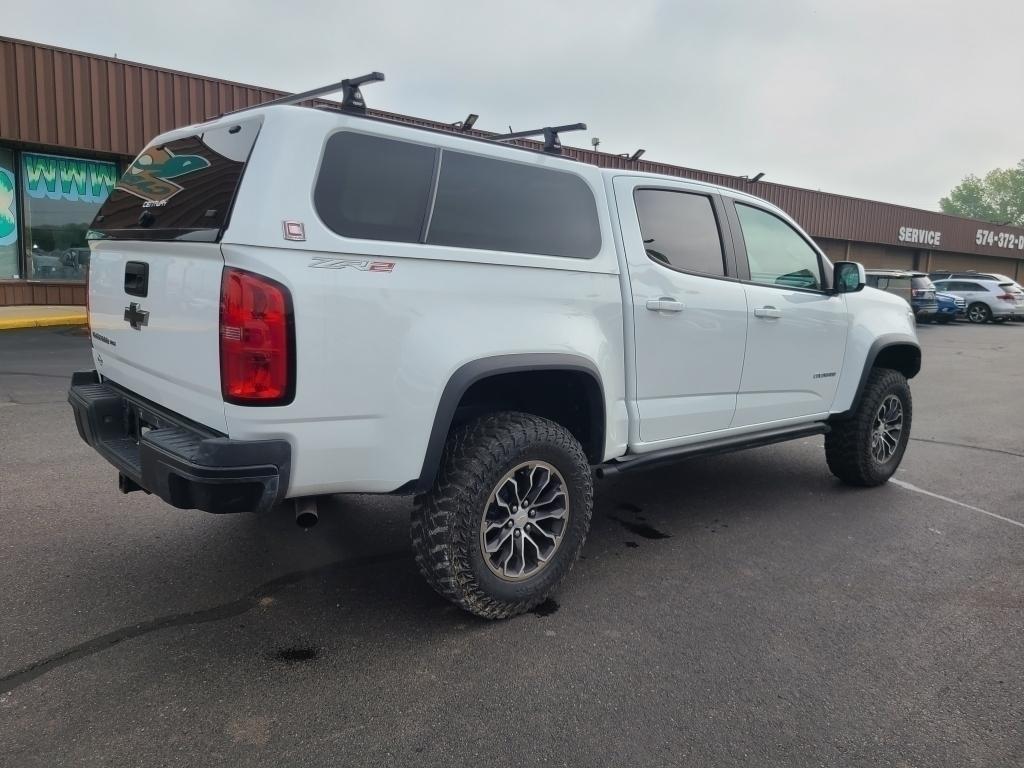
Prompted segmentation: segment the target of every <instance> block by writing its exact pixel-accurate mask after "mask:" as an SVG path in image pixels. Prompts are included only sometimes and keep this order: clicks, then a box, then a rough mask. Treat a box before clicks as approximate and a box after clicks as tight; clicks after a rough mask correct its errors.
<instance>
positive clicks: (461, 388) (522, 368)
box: [413, 352, 606, 493]
mask: <svg viewBox="0 0 1024 768" xmlns="http://www.w3.org/2000/svg"><path fill="white" fill-rule="evenodd" d="M532 371H576V372H579V373H585V374H587V375H588V376H589V377H590V378H591V379H593V381H594V384H595V385H596V386H597V390H598V392H599V394H600V401H599V403H598V409H597V411H598V414H597V415H599V417H600V419H601V424H602V425H604V422H605V420H606V412H605V399H604V387H603V386H602V384H601V373H600V371H599V370H598V368H597V366H596V365H594V363H592V362H591V361H590V360H588V359H587V358H585V357H581V356H579V355H572V354H565V353H558V352H551V353H543V352H542V353H532V354H521V355H496V356H494V357H484V358H479V359H477V360H471V361H470V362H468V363H466V364H465V365H462V366H461V367H459V368H457V369H456V370H455V372H454V373H452V375H451V377H450V378H449V379H448V383H447V384H445V387H444V390H443V391H442V392H441V399H440V400H439V401H438V404H437V409H436V411H435V412H434V424H433V426H432V427H431V429H430V438H429V439H428V440H427V450H426V453H425V454H424V457H423V468H422V469H421V471H420V476H419V478H418V479H417V480H416V481H415V487H414V489H413V490H414V492H415V493H424V492H426V491H428V490H429V489H430V487H431V486H432V485H433V484H434V478H435V477H436V476H437V472H438V470H439V469H440V467H441V455H442V454H443V453H444V444H445V442H446V441H447V439H448V432H449V430H450V429H451V426H452V422H453V421H454V420H455V412H456V410H457V409H458V406H459V402H460V401H461V400H462V397H463V395H465V394H466V392H468V391H469V388H470V387H472V386H473V385H474V384H476V383H477V382H479V381H483V380H484V379H489V378H491V377H492V376H498V375H501V374H506V373H527V372H532ZM594 415H595V414H591V416H592V418H593V416H594ZM600 442H601V444H602V447H603V443H604V430H603V429H602V431H601V441H600Z"/></svg>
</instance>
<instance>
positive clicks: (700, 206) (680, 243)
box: [633, 189, 725, 277]
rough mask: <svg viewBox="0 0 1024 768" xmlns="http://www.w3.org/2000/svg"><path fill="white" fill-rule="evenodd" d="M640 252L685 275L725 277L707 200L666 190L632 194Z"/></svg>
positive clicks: (710, 207) (709, 201) (709, 203)
mask: <svg viewBox="0 0 1024 768" xmlns="http://www.w3.org/2000/svg"><path fill="white" fill-rule="evenodd" d="M633 199H634V200H635V202H636V213H637V216H638V217H639V219H640V232H641V236H642V237H643V241H644V250H645V251H646V252H647V255H648V256H649V257H650V258H651V259H652V260H653V261H657V262H658V263H660V264H664V265H665V266H669V267H673V268H674V269H679V270H683V271H685V272H698V273H701V274H705V275H715V276H719V277H720V276H723V275H725V262H724V260H723V254H722V238H721V236H720V235H719V232H718V222H717V220H716V219H715V211H714V208H713V207H712V205H711V198H709V197H707V196H706V195H696V194H691V193H689V192H676V191H673V190H667V189H638V190H637V191H636V192H634V193H633Z"/></svg>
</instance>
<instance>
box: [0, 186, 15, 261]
mask: <svg viewBox="0 0 1024 768" xmlns="http://www.w3.org/2000/svg"><path fill="white" fill-rule="evenodd" d="M14 203H15V197H14V174H13V173H11V172H10V171H9V170H7V169H6V168H0V245H11V244H12V243H14V242H15V241H16V240H17V239H18V215H17V211H16V210H15V208H14Z"/></svg>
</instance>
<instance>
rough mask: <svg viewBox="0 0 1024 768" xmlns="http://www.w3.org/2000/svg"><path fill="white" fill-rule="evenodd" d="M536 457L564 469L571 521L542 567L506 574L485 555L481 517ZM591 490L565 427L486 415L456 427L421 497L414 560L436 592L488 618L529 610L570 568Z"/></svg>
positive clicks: (586, 524)
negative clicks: (521, 575)
mask: <svg viewBox="0 0 1024 768" xmlns="http://www.w3.org/2000/svg"><path fill="white" fill-rule="evenodd" d="M531 460H532V461H543V462H547V463H549V464H551V465H552V466H554V467H555V468H556V469H557V470H558V472H559V473H560V474H561V475H562V478H563V479H564V481H565V484H566V487H567V490H568V494H569V514H568V522H567V524H566V530H565V531H564V533H563V534H562V536H563V538H562V540H561V543H560V545H559V546H558V549H557V550H556V551H555V552H554V555H553V559H552V560H550V561H549V562H548V564H547V565H545V567H544V568H543V569H541V570H539V571H538V572H537V573H536V574H535V575H534V576H532V577H528V578H526V579H524V580H522V581H503V580H502V579H501V578H499V577H498V576H496V575H495V574H494V573H492V571H491V570H490V568H489V567H488V566H487V564H486V563H485V562H484V559H483V554H482V553H481V547H480V524H481V521H482V519H483V514H484V510H485V508H486V505H487V501H488V499H489V498H490V495H491V493H492V491H494V490H495V487H496V486H497V484H498V483H499V482H500V480H501V479H502V478H503V477H504V476H505V475H506V473H508V472H509V471H511V470H512V469H513V468H514V467H516V466H517V465H519V464H521V463H523V462H524V461H531ZM593 498H594V489H593V473H592V472H591V469H590V465H589V463H588V462H587V457H586V455H585V454H584V452H583V448H582V446H581V445H580V444H579V441H577V440H576V438H574V437H573V436H572V434H571V433H570V432H569V431H568V430H567V429H565V428H564V427H562V426H561V425H559V424H556V423H555V422H553V421H549V420H547V419H542V418H540V417H538V416H533V415H530V414H526V413H517V412H501V413H495V414H491V415H488V416H483V417H481V418H478V419H475V420H473V421H471V422H468V423H467V424H464V425H462V426H460V427H458V428H456V429H455V430H453V431H452V433H451V434H450V435H449V437H448V442H447V443H446V444H445V448H444V454H443V456H442V458H441V467H440V470H439V471H438V474H437V478H436V480H435V481H434V485H433V487H432V488H431V489H430V490H429V491H428V492H427V493H425V494H422V495H420V496H418V497H417V498H416V502H415V506H414V508H413V513H412V527H411V528H412V547H413V553H414V555H415V557H416V564H417V566H419V569H420V573H422V574H423V577H424V578H425V579H426V580H427V583H428V584H430V586H431V587H433V588H434V590H435V591H436V592H437V593H438V594H440V595H441V596H442V597H445V598H447V599H448V600H451V601H452V602H453V603H455V604H456V605H458V606H459V607H460V608H463V609H465V610H467V611H469V612H470V613H474V614H476V615H477V616H481V617H483V618H485V619H505V618H509V617H511V616H516V615H518V614H521V613H525V612H526V611H529V610H531V609H533V608H535V607H536V606H537V605H539V604H540V603H542V602H543V601H544V600H546V599H547V598H548V596H549V595H550V594H551V593H552V592H553V591H554V590H555V589H556V588H557V587H558V585H559V584H560V583H561V581H562V579H564V578H565V577H566V575H568V573H569V571H570V570H572V567H573V565H574V564H575V562H576V558H577V557H578V556H579V553H580V550H581V549H582V548H583V542H584V541H585V540H586V536H587V531H588V530H589V529H590V516H591V512H592V508H593Z"/></svg>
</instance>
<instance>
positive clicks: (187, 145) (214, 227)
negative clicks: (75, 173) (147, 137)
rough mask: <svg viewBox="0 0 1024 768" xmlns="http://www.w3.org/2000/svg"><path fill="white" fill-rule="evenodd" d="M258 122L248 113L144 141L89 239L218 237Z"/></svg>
mask: <svg viewBox="0 0 1024 768" xmlns="http://www.w3.org/2000/svg"><path fill="white" fill-rule="evenodd" d="M261 123H262V118H260V117H249V118H247V119H245V120H240V121H238V122H237V123H224V124H221V125H218V126H217V127H216V128H211V129H210V130H208V131H205V132H203V133H201V134H198V135H193V136H184V137H181V138H176V139H172V140H171V141H167V142H165V143H160V144H157V143H154V144H151V145H150V146H148V147H146V149H144V150H143V151H142V153H141V154H140V155H139V156H138V157H137V158H135V161H134V162H133V163H132V164H131V165H130V166H129V167H128V170H126V171H125V173H124V175H123V176H122V177H121V179H120V181H118V182H117V186H116V187H114V190H113V192H111V193H110V197H108V198H107V200H106V202H105V203H104V204H103V206H102V207H101V208H100V210H99V213H97V214H96V218H95V219H94V220H93V223H92V228H91V231H90V233H89V237H90V239H105V238H113V239H119V240H197V241H205V242H214V241H216V240H217V239H219V238H220V235H221V233H222V232H223V231H224V228H225V227H226V226H227V222H228V217H229V216H230V213H231V205H232V203H233V202H234V199H235V193H236V191H237V189H238V183H239V181H240V180H241V178H242V172H243V171H244V170H245V164H246V161H247V160H248V159H249V153H250V152H251V150H252V147H253V144H254V143H255V141H256V135H257V134H258V133H259V129H260V125H261Z"/></svg>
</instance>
